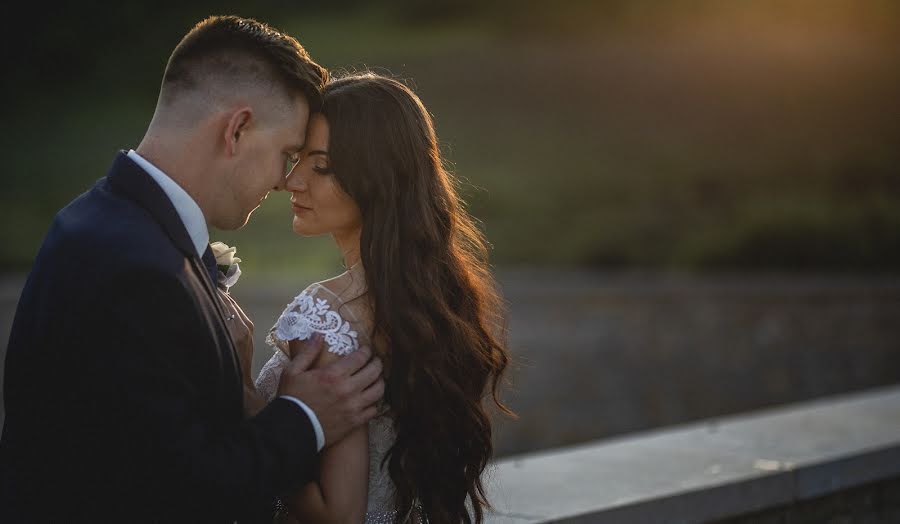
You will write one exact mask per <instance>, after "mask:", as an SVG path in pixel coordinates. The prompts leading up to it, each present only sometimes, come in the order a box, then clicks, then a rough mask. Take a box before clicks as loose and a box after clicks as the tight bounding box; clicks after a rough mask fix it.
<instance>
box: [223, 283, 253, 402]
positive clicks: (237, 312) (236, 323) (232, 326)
mask: <svg viewBox="0 0 900 524" xmlns="http://www.w3.org/2000/svg"><path fill="white" fill-rule="evenodd" d="M216 293H217V294H218V295H219V299H220V300H221V301H222V304H223V305H224V306H225V324H226V325H227V326H228V331H229V332H230V333H231V338H232V340H234V347H235V348H236V349H237V355H238V360H239V361H240V363H241V377H242V378H241V380H242V381H243V383H244V387H248V386H249V387H251V388H253V387H254V381H253V379H252V378H251V377H250V367H251V366H252V365H253V322H251V321H250V318H249V317H248V316H247V315H246V314H244V310H242V309H241V307H240V306H239V305H238V303H237V302H236V301H235V300H234V298H232V296H231V295H229V294H228V293H226V292H224V291H222V290H221V289H219V288H216ZM254 389H255V388H254Z"/></svg>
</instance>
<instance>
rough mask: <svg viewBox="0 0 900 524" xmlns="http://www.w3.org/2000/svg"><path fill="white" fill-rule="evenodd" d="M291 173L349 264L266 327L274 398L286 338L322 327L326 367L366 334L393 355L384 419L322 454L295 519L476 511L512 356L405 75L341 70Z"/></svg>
mask: <svg viewBox="0 0 900 524" xmlns="http://www.w3.org/2000/svg"><path fill="white" fill-rule="evenodd" d="M288 161H289V162H290V163H294V165H293V168H292V169H291V171H290V173H289V175H288V176H287V178H286V180H285V183H284V184H285V189H287V190H288V191H290V192H291V194H292V196H291V203H292V205H293V211H294V218H293V229H294V231H295V232H296V233H297V234H299V235H302V236H311V235H321V234H326V233H327V234H331V235H332V237H333V238H334V240H335V242H336V243H337V246H338V248H339V249H340V251H341V253H342V255H343V263H344V267H345V268H346V272H344V273H343V274H341V275H338V276H336V277H334V278H331V279H329V280H325V281H323V282H319V283H316V284H313V285H311V286H309V287H308V288H306V289H305V290H303V292H302V293H300V294H299V295H298V296H297V297H296V298H295V299H294V300H293V301H292V302H291V303H290V304H288V306H287V308H286V309H285V311H284V313H282V315H281V316H280V317H279V318H278V321H277V322H276V324H275V326H274V327H273V328H272V330H271V332H270V333H269V336H268V340H267V341H268V342H269V343H270V344H271V345H273V346H274V347H275V351H274V356H272V358H271V360H269V362H268V363H266V365H265V366H264V367H263V369H262V371H261V372H260V375H259V377H258V378H257V380H256V387H257V389H258V390H259V393H260V394H261V395H262V396H263V397H264V398H265V399H266V400H271V399H272V398H273V397H274V396H275V395H276V389H277V385H278V380H279V377H280V374H281V371H282V369H283V368H284V367H285V366H286V365H287V364H288V362H289V359H288V357H287V356H286V353H289V352H290V351H291V345H296V344H299V341H300V340H306V339H309V338H310V337H312V336H314V335H315V334H316V333H318V334H320V335H318V336H323V337H324V341H325V344H326V348H327V349H328V351H327V352H322V353H321V355H320V357H319V360H318V361H317V363H316V365H320V366H321V365H325V364H327V363H329V362H332V361H334V360H335V359H339V358H341V356H342V355H346V354H348V353H350V352H352V351H354V350H355V349H357V348H358V347H360V346H361V345H368V346H370V347H372V348H373V349H374V351H375V353H376V354H377V355H379V356H380V357H381V359H382V360H383V361H384V363H385V373H384V374H385V381H386V393H385V400H384V404H383V406H382V410H381V412H380V415H379V416H378V417H376V418H375V419H374V420H373V421H372V422H370V423H369V424H368V427H366V426H362V427H360V428H358V429H357V430H355V431H354V432H353V433H351V434H350V435H349V436H348V437H347V438H345V439H344V440H342V441H340V442H338V443H336V444H334V445H332V446H330V447H328V448H326V449H325V450H323V452H322V455H321V461H320V473H319V477H318V481H317V482H313V483H310V484H307V485H305V486H302V487H301V488H299V489H298V490H297V491H296V492H294V493H290V494H285V495H284V496H283V497H282V502H283V505H284V507H285V508H286V510H285V511H284V512H283V513H282V517H284V518H286V519H287V520H288V521H293V520H297V521H300V522H305V523H313V522H353V523H358V522H371V523H376V522H377V523H382V522H383V523H387V522H426V521H427V522H430V523H434V524H445V523H447V524H450V523H458V522H465V523H470V522H477V523H480V522H481V521H482V519H483V516H484V509H485V508H488V507H489V504H488V501H487V500H486V497H485V490H484V486H483V485H482V481H481V473H482V472H483V470H484V469H485V467H486V466H487V464H488V461H489V459H490V457H491V453H492V450H493V447H492V444H491V422H490V419H489V417H488V413H487V411H486V407H487V406H485V405H484V403H483V399H484V398H485V397H486V396H488V395H490V396H491V399H492V400H493V402H494V403H496V405H497V406H498V407H499V408H500V410H502V411H503V412H505V413H507V414H511V412H510V411H509V410H508V409H507V408H506V407H505V406H504V405H503V404H502V403H501V402H500V400H499V398H498V389H499V384H500V381H501V377H502V375H503V372H504V370H505V368H506V366H507V362H508V360H509V355H508V352H507V348H506V342H505V330H504V327H503V321H502V317H501V315H500V300H499V296H498V293H497V290H496V287H495V285H494V282H493V279H492V278H491V275H490V273H489V270H488V266H487V262H486V247H485V242H484V239H483V238H482V236H481V234H480V232H479V230H478V229H477V228H476V226H475V225H474V224H473V220H472V218H471V217H470V216H469V215H468V213H467V212H466V211H465V209H464V207H463V202H462V201H461V200H460V198H459V196H458V195H457V193H456V189H455V181H454V179H453V177H452V176H451V175H450V174H449V173H448V172H447V171H446V170H445V169H444V167H443V164H442V160H441V156H440V152H439V149H438V146H437V139H436V136H435V132H434V127H433V124H432V121H431V118H430V116H429V114H428V112H427V111H426V110H425V108H424V106H423V105H422V102H421V101H420V100H419V98H418V97H417V96H416V95H415V94H414V93H413V92H412V91H411V90H410V89H409V88H407V87H406V86H405V85H403V84H401V83H399V82H397V81H395V80H392V79H389V78H385V77H382V76H379V75H376V74H372V73H362V74H356V75H351V76H347V77H344V78H341V79H337V80H333V81H332V82H331V83H330V84H329V85H327V87H326V90H325V93H324V103H323V108H322V111H321V112H320V113H316V114H313V115H312V116H311V118H310V121H309V126H308V129H307V138H306V144H305V146H304V149H303V150H302V151H301V152H300V153H298V154H297V155H295V156H294V157H291V158H290V159H289V160H288Z"/></svg>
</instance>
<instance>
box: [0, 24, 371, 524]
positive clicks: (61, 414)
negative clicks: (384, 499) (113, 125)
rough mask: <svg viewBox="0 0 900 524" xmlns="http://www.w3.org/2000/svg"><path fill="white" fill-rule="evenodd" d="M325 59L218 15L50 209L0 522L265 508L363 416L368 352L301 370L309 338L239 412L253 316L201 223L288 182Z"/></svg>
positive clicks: (246, 516)
mask: <svg viewBox="0 0 900 524" xmlns="http://www.w3.org/2000/svg"><path fill="white" fill-rule="evenodd" d="M127 68H128V64H123V69H124V70H125V71H123V73H124V74H127V72H126V71H127ZM326 77H327V74H326V72H325V70H324V69H322V68H321V67H320V66H318V65H317V64H316V63H315V62H313V61H312V60H311V59H310V57H309V55H308V54H307V53H306V51H305V50H304V49H303V48H302V47H301V46H300V44H299V43H298V42H297V41H296V40H295V39H293V38H292V37H289V36H286V35H284V34H282V33H280V32H278V31H275V30H273V29H271V28H269V27H268V26H266V25H264V24H261V23H259V22H256V21H254V20H248V19H241V18H237V17H213V18H209V19H207V20H204V21H203V22H201V23H199V24H198V25H197V26H196V27H194V28H193V29H192V30H191V31H190V32H189V33H188V34H187V35H186V36H185V37H184V39H183V40H182V41H181V43H179V45H178V46H177V47H176V48H175V50H174V52H173V53H172V56H171V57H170V59H169V63H168V65H167V67H166V71H165V76H164V78H163V82H162V87H161V90H160V95H159V102H158V105H157V108H156V112H155V114H154V115H153V120H152V122H151V123H150V126H149V128H148V130H147V133H146V135H145V137H144V139H143V140H142V141H141V143H140V145H139V146H138V147H137V149H136V150H132V151H128V152H122V153H120V154H119V155H118V156H116V158H115V159H114V161H113V163H112V167H111V168H110V170H109V172H108V173H107V175H106V176H105V177H104V178H101V179H100V180H99V181H98V182H97V183H96V185H94V187H93V188H92V189H91V190H90V191H88V192H87V193H85V194H83V195H81V196H80V197H78V198H77V199H75V200H74V201H73V202H72V203H70V204H69V205H68V206H67V207H66V208H64V209H63V210H62V211H60V212H59V214H57V216H56V218H55V220H54V222H53V225H52V227H51V228H50V231H49V232H48V233H47V236H46V238H45V239H44V243H43V246H42V247H41V250H40V252H39V253H38V255H37V258H36V259H35V261H34V266H33V269H32V272H31V274H30V275H29V278H28V282H27V283H26V285H25V288H24V290H23V291H22V296H21V298H20V300H19V306H18V310H17V312H16V318H15V321H14V324H13V328H12V333H11V336H10V340H9V346H8V349H7V359H6V367H5V372H6V376H5V388H6V389H5V401H6V422H5V426H4V428H3V435H2V440H0V522H17V523H18V522H57V521H59V522H76V521H77V522H109V521H114V522H137V521H141V522H143V521H152V522H233V521H235V520H241V521H262V520H266V519H269V520H271V516H272V513H271V510H272V502H273V499H274V497H275V496H277V495H279V494H281V493H284V492H286V491H290V490H291V489H293V488H295V487H297V486H299V485H301V484H302V483H304V482H307V481H310V480H311V479H313V478H314V475H315V474H316V460H317V454H318V451H319V450H321V449H322V447H323V446H325V445H329V444H331V443H334V442H336V441H339V440H340V439H341V438H342V437H343V436H344V435H346V434H347V433H348V432H349V431H350V429H352V428H353V427H355V426H357V425H359V424H361V423H364V422H366V421H367V420H368V419H370V418H371V417H372V416H374V414H375V407H374V404H375V403H376V402H377V401H378V400H379V399H380V397H381V396H382V393H383V390H384V383H383V381H382V380H381V379H380V374H381V364H380V362H379V361H378V360H377V359H373V360H372V361H371V362H368V363H367V361H368V360H369V358H370V357H371V352H370V351H368V350H361V351H358V352H356V353H354V354H352V355H350V356H348V357H347V358H345V359H342V360H341V361H340V362H338V363H337V365H335V366H331V367H327V368H322V369H316V370H311V369H309V367H310V365H311V362H312V361H313V359H314V358H315V356H316V351H317V349H315V348H307V349H306V350H304V351H302V352H300V353H299V354H298V356H296V357H295V358H294V360H293V362H292V364H291V366H290V367H289V368H288V370H287V371H285V373H284V376H283V377H282V380H281V384H280V387H279V395H280V397H279V398H277V399H276V400H274V401H273V402H271V403H270V404H269V405H268V406H267V407H265V408H264V409H263V410H262V411H261V412H259V413H258V414H257V415H256V416H254V417H252V418H250V419H245V418H244V416H243V405H242V384H241V374H242V371H241V369H240V367H241V363H240V362H239V359H238V358H237V355H236V348H235V342H234V337H233V336H232V335H231V334H230V333H231V332H234V331H235V327H232V326H233V323H235V322H242V320H241V319H242V318H245V317H244V316H243V313H242V312H240V311H239V310H237V309H235V308H236V305H235V304H233V303H228V302H227V301H225V302H223V301H221V300H219V299H217V295H216V288H215V282H216V274H215V272H216V265H215V260H214V258H212V256H211V252H210V249H209V245H208V244H209V233H208V230H207V225H211V226H214V227H217V228H220V229H228V230H230V229H237V228H240V227H241V226H243V225H244V224H245V223H246V222H247V219H248V217H249V215H250V214H251V213H252V212H253V210H254V209H256V207H258V206H259V204H260V202H261V201H262V200H263V199H264V198H265V197H266V195H267V194H268V192H269V191H270V190H271V189H273V188H276V187H277V186H278V185H279V184H280V183H281V181H282V179H283V177H284V175H285V173H286V171H285V167H286V164H289V160H290V159H291V158H292V157H293V156H294V154H295V153H296V152H298V151H299V150H300V149H301V148H302V146H303V142H304V136H305V130H306V123H307V119H308V117H309V112H310V110H313V111H314V110H315V109H316V107H317V106H316V105H317V104H318V103H319V96H320V91H321V89H322V87H323V85H324V82H325V80H326ZM230 324H231V326H230ZM244 327H245V328H247V326H244ZM239 329H240V328H238V331H239Z"/></svg>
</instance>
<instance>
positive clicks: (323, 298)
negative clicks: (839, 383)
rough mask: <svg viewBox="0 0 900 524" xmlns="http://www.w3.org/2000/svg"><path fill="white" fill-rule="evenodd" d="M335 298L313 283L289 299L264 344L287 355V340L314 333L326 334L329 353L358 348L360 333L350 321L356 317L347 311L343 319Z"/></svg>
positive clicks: (303, 338) (338, 303)
mask: <svg viewBox="0 0 900 524" xmlns="http://www.w3.org/2000/svg"><path fill="white" fill-rule="evenodd" d="M341 305H342V304H341V302H340V299H338V297H337V296H336V295H335V294H334V293H332V292H331V291H329V290H328V289H327V288H325V287H324V286H322V285H320V284H313V285H311V286H309V287H308V288H306V289H305V290H303V292H302V293H300V294H299V295H297V297H296V298H295V299H294V300H293V301H291V303H290V304H288V305H287V307H286V308H285V309H284V312H283V313H281V316H280V317H278V320H277V321H276V322H275V325H274V326H272V329H271V330H269V335H268V336H267V337H266V343H267V344H269V345H270V346H272V347H274V348H276V349H278V350H280V351H281V352H282V353H284V354H287V353H288V351H287V344H288V341H290V340H294V339H297V340H306V339H308V338H310V337H311V336H312V335H313V333H321V334H322V335H324V337H325V345H326V347H327V349H328V351H329V352H331V353H335V354H337V355H349V354H350V353H352V352H354V351H356V350H357V349H359V335H358V334H357V331H356V330H355V329H353V327H352V325H351V323H353V322H355V321H356V319H355V318H354V317H353V315H352V313H351V312H350V311H347V312H346V313H344V314H345V315H347V316H348V317H350V318H344V317H343V316H342V315H341V313H338V311H339V310H340V309H341Z"/></svg>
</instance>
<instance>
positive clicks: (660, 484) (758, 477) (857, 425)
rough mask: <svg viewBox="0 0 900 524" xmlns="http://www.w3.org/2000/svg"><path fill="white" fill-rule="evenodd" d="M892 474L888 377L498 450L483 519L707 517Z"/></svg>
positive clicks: (898, 408)
mask: <svg viewBox="0 0 900 524" xmlns="http://www.w3.org/2000/svg"><path fill="white" fill-rule="evenodd" d="M897 477H900V386H892V387H889V388H881V389H877V390H869V391H865V392H860V393H854V394H850V395H843V396H840V397H831V398H827V399H820V400H817V401H814V402H807V403H802V404H794V405H790V406H785V407H780V408H777V409H772V410H766V411H759V412H754V413H750V414H745V415H739V416H731V417H724V418H720V419H713V420H707V421H704V422H702V423H696V424H690V425H685V426H679V427H675V428H670V429H664V430H659V431H654V432H648V433H642V434H637V435H634V436H631V437H628V438H620V439H615V440H607V441H602V442H598V443H592V444H588V445H583V446H577V447H572V448H566V449H558V450H552V451H548V452H541V453H535V454H529V455H522V456H517V457H511V458H508V459H505V460H501V461H497V462H495V463H494V464H493V466H492V469H491V470H490V473H489V475H488V479H487V482H488V486H489V490H490V497H491V499H490V500H491V501H492V502H493V504H494V505H495V507H496V513H494V514H492V515H491V516H490V518H489V522H491V523H510V524H512V523H531V522H534V523H537V522H567V523H568V522H572V523H575V522H600V523H602V522H616V523H637V522H679V523H693V522H708V521H711V520H715V519H724V518H729V517H735V516H739V515H743V514H747V513H751V512H758V511H763V510H766V509H770V508H775V507H779V506H784V505H787V504H791V503H793V502H796V501H803V500H808V499H811V498H815V497H820V496H823V495H828V494H831V493H835V492H838V491H842V490H846V489H849V488H852V487H855V486H860V485H862V484H865V483H869V482H874V481H879V480H885V479H891V478H897Z"/></svg>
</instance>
